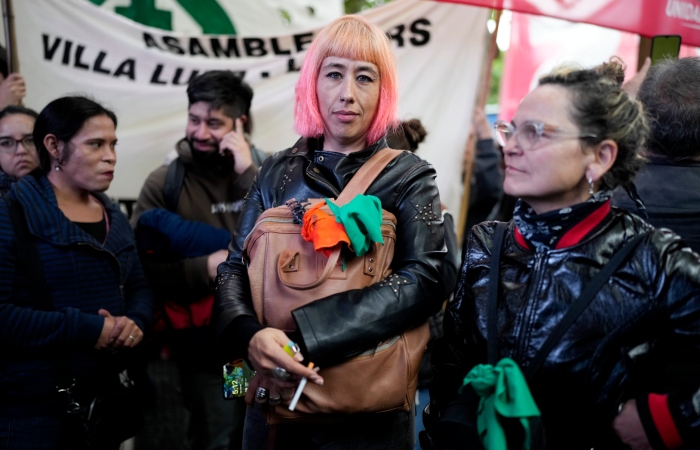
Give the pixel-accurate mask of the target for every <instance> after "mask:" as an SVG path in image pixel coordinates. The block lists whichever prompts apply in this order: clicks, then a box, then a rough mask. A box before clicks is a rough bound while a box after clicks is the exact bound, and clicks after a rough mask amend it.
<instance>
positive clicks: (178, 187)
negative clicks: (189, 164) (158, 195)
mask: <svg viewBox="0 0 700 450" xmlns="http://www.w3.org/2000/svg"><path fill="white" fill-rule="evenodd" d="M184 181H185V164H184V163H183V162H182V161H181V160H180V158H179V157H178V158H175V159H174V160H173V161H172V162H171V163H170V164H169V165H168V172H167V173H166V175H165V185H164V186H163V198H164V199H165V207H166V208H167V209H168V211H171V212H176V209H177V202H178V200H179V199H180V192H182V185H183V183H184Z"/></svg>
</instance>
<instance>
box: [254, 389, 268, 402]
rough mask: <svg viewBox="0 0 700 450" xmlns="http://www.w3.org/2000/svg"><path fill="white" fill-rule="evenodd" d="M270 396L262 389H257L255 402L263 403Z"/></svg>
mask: <svg viewBox="0 0 700 450" xmlns="http://www.w3.org/2000/svg"><path fill="white" fill-rule="evenodd" d="M269 395H270V391H269V390H267V389H266V388H264V387H259V388H257V389H256V390H255V401H256V402H258V403H265V402H266V401H267V397H268V396H269Z"/></svg>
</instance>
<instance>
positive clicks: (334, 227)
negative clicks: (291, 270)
mask: <svg viewBox="0 0 700 450" xmlns="http://www.w3.org/2000/svg"><path fill="white" fill-rule="evenodd" d="M325 205H326V202H319V203H317V204H316V205H314V206H313V207H312V208H311V209H309V210H308V211H306V213H305V214H304V220H303V223H302V225H301V236H302V237H303V238H304V240H306V241H308V242H313V244H314V250H316V251H317V252H323V254H324V255H326V256H329V255H330V254H331V252H332V251H333V248H335V247H336V246H337V245H340V244H341V243H343V242H345V243H346V244H347V245H350V238H349V237H348V234H347V233H346V232H345V227H344V226H343V224H341V223H338V222H337V221H336V220H335V216H334V215H332V214H328V213H327V212H325V211H322V210H321V207H323V206H325Z"/></svg>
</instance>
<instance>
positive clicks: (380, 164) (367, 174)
mask: <svg viewBox="0 0 700 450" xmlns="http://www.w3.org/2000/svg"><path fill="white" fill-rule="evenodd" d="M401 153H403V152H402V151H401V150H393V149H390V148H385V149H383V150H380V151H378V152H377V153H375V154H374V155H372V157H371V158H370V159H368V160H367V161H366V162H365V163H364V164H363V165H362V167H360V169H359V170H358V171H357V173H356V174H355V175H354V176H353V177H352V179H351V180H350V182H349V183H348V185H347V186H345V189H343V192H341V193H340V195H339V196H338V198H337V199H336V201H335V203H336V204H337V205H339V206H342V205H345V204H346V203H348V202H349V201H350V200H352V199H353V198H355V196H356V195H357V194H364V193H365V191H366V190H367V188H368V187H369V186H370V185H371V184H372V182H373V181H374V180H375V179H376V178H377V176H379V174H380V173H381V172H382V170H384V168H385V167H386V166H387V165H388V164H389V163H390V162H391V161H393V160H394V159H395V158H396V157H397V156H399V155H400V154H401Z"/></svg>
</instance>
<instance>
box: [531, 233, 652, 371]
mask: <svg viewBox="0 0 700 450" xmlns="http://www.w3.org/2000/svg"><path fill="white" fill-rule="evenodd" d="M646 235H647V234H646V233H643V234H639V235H637V236H635V237H634V238H633V239H631V240H630V241H629V242H627V243H626V244H625V246H624V247H623V248H622V250H620V251H619V252H617V253H615V255H614V256H613V257H612V258H610V261H608V263H607V264H605V266H603V268H602V269H601V270H600V271H599V272H598V273H597V274H596V276H595V277H594V278H593V280H591V282H590V283H588V285H587V286H586V288H585V289H584V290H583V292H582V293H581V297H579V298H578V300H576V301H575V302H574V303H573V304H572V305H571V306H569V309H568V310H567V311H566V314H565V315H564V317H563V318H562V319H561V320H560V321H559V323H558V324H557V325H556V327H554V330H552V333H551V334H550V335H549V336H548V337H547V339H546V340H545V341H544V344H542V347H540V350H539V351H538V352H537V354H535V357H534V358H533V360H532V362H531V363H530V365H529V366H528V367H527V369H526V370H525V378H526V379H528V380H530V379H531V378H532V376H533V375H534V374H535V373H536V372H537V371H538V370H539V369H540V367H542V365H543V364H544V362H545V361H546V360H547V356H549V353H550V352H551V351H552V349H554V346H555V345H557V343H558V342H559V340H560V339H561V338H562V337H563V336H564V334H566V332H567V331H568V330H569V328H570V327H571V325H573V323H574V322H575V321H576V319H577V318H578V316H580V315H581V313H582V312H583V311H584V310H585V309H586V308H587V307H588V305H589V304H590V303H591V301H592V300H593V299H594V298H595V296H596V294H598V291H599V290H600V289H601V288H602V287H603V285H604V284H605V283H607V281H608V279H609V278H610V277H611V276H612V274H614V273H615V272H616V271H617V269H619V268H620V266H621V265H622V264H623V263H624V262H625V260H626V259H627V257H628V256H629V255H630V254H631V253H632V252H633V251H634V249H635V248H636V247H637V245H639V243H640V242H641V241H642V239H644V237H645V236H646Z"/></svg>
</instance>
